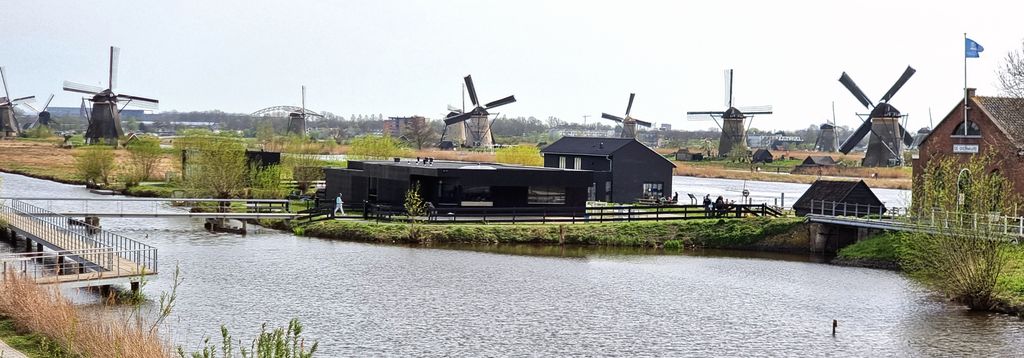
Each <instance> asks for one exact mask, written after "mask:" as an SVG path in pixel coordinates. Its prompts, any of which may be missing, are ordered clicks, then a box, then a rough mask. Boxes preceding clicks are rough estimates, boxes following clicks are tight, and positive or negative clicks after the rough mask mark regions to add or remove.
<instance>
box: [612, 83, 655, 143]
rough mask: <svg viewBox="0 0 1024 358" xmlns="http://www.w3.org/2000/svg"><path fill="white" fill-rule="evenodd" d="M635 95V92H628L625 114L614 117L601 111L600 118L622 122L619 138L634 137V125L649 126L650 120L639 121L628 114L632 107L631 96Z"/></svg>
mask: <svg viewBox="0 0 1024 358" xmlns="http://www.w3.org/2000/svg"><path fill="white" fill-rule="evenodd" d="M634 97H636V93H630V94H629V102H628V103H626V116H625V117H616V116H613V115H610V114H608V113H601V118H604V119H608V120H612V121H614V122H617V123H621V124H622V133H621V134H619V137H620V138H630V139H636V126H637V125H641V126H644V127H647V128H650V127H651V122H645V121H641V120H639V119H636V118H633V117H630V116H629V112H630V111H631V110H632V109H633V98H634Z"/></svg>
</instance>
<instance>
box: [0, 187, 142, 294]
mask: <svg viewBox="0 0 1024 358" xmlns="http://www.w3.org/2000/svg"><path fill="white" fill-rule="evenodd" d="M0 221H3V222H4V223H5V224H6V226H7V227H6V228H4V229H3V230H2V231H3V232H2V233H0V239H2V240H6V241H8V242H9V243H11V244H12V246H13V245H17V244H18V238H19V237H21V238H24V240H25V247H26V249H28V251H29V252H26V253H16V254H3V255H0V270H2V273H3V275H4V277H6V275H8V274H20V275H24V276H26V277H28V278H30V279H32V280H34V281H35V282H37V283H40V284H60V285H62V286H70V287H86V286H107V285H112V284H118V283H129V284H130V285H131V287H132V289H133V290H138V288H139V284H140V282H141V281H142V280H143V279H144V277H145V276H149V275H155V274H157V268H158V256H157V249H156V248H155V247H152V246H149V245H146V244H144V243H142V242H139V241H136V240H133V239H130V238H127V237H125V236H121V235H118V234H114V233H110V232H107V231H104V230H103V229H101V228H100V227H98V226H95V225H91V224H88V223H85V222H82V221H79V220H74V219H72V218H70V217H67V216H63V215H60V214H57V213H53V212H51V211H48V210H46V209H43V208H40V207H38V206H35V205H32V204H29V203H26V202H24V201H21V200H2V201H0Z"/></svg>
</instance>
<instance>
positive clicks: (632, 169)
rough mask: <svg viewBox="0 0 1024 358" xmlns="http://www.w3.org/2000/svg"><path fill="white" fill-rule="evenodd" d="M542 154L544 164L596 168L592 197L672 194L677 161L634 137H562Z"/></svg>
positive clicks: (635, 198)
mask: <svg viewBox="0 0 1024 358" xmlns="http://www.w3.org/2000/svg"><path fill="white" fill-rule="evenodd" d="M541 154H542V155H544V166H545V167H549V168H564V169H576V170H592V171H594V176H593V183H592V184H591V185H590V188H589V189H588V199H589V200H598V201H608V202H615V203H632V202H636V201H638V200H640V199H645V198H650V197H671V196H672V194H673V192H672V174H673V172H674V170H675V167H676V166H675V164H672V162H671V161H670V160H668V159H667V158H665V157H663V156H662V155H661V154H658V153H657V152H655V151H654V150H652V149H651V148H650V147H648V146H646V145H644V144H643V143H640V142H639V141H637V140H635V139H631V138H587V137H562V138H561V139H559V140H558V141H555V142H554V143H551V145H548V146H547V147H544V148H543V149H541Z"/></svg>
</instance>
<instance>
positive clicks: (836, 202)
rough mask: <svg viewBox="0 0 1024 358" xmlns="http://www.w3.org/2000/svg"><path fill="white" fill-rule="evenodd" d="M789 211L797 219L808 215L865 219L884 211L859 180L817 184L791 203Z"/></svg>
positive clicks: (879, 202)
mask: <svg viewBox="0 0 1024 358" xmlns="http://www.w3.org/2000/svg"><path fill="white" fill-rule="evenodd" d="M793 211H795V212H796V215H797V216H806V215H807V214H809V213H812V212H813V213H815V214H821V213H823V212H824V214H827V215H856V216H865V215H869V214H876V215H877V214H882V213H885V211H886V208H885V204H883V203H882V201H881V200H878V197H877V196H875V193H874V192H873V191H871V188H870V187H868V185H867V184H865V183H864V181H863V180H858V181H846V180H818V181H815V182H814V184H811V187H810V188H807V191H806V192H804V195H803V196H801V197H800V199H797V201H796V203H793Z"/></svg>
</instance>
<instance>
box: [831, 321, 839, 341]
mask: <svg viewBox="0 0 1024 358" xmlns="http://www.w3.org/2000/svg"><path fill="white" fill-rule="evenodd" d="M836 326H839V321H837V320H832V336H833V337H835V335H836Z"/></svg>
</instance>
